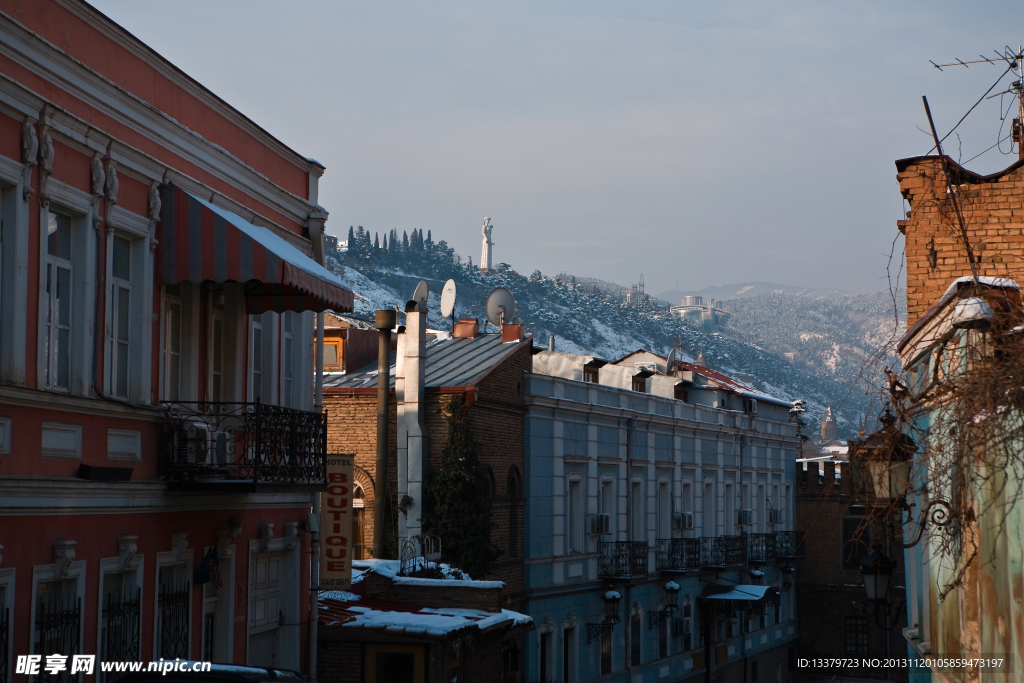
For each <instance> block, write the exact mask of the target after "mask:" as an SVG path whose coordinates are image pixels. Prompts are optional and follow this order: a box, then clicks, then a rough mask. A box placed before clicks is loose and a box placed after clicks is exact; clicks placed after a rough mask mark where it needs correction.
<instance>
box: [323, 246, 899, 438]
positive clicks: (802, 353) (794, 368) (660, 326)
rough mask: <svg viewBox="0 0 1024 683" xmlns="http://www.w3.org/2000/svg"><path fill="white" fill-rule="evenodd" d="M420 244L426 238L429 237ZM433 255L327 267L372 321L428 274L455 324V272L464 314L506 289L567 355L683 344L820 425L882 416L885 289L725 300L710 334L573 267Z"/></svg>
mask: <svg viewBox="0 0 1024 683" xmlns="http://www.w3.org/2000/svg"><path fill="white" fill-rule="evenodd" d="M419 240H420V244H423V238H422V235H420V237H419ZM430 244H431V243H430V242H429V237H428V239H427V245H430ZM421 249H423V247H421ZM375 253H377V254H380V253H383V254H384V256H383V257H375V256H374V254H375ZM423 253H428V254H429V249H428V250H427V251H426V252H421V255H420V256H418V257H416V258H412V257H410V258H402V254H401V253H399V254H398V255H397V258H396V257H395V256H394V255H388V254H387V252H373V251H370V252H369V255H367V253H366V252H364V253H363V254H356V255H353V254H351V253H347V254H335V256H334V257H332V258H330V259H329V262H328V263H329V266H331V267H332V269H333V270H334V271H335V272H336V273H337V274H338V275H339V276H340V277H342V278H343V279H344V280H345V281H346V282H348V283H349V285H350V286H351V287H352V289H353V291H354V292H355V293H356V314H357V315H359V316H361V317H366V318H371V317H372V315H373V311H374V310H376V309H378V308H390V307H394V306H396V305H397V306H399V307H403V306H404V303H405V302H406V301H407V300H408V298H409V297H410V296H411V294H412V291H413V289H414V287H415V285H416V283H417V281H418V280H419V279H421V278H425V279H427V280H428V281H429V282H430V291H431V296H430V300H429V306H430V310H431V314H432V316H436V321H435V322H433V323H432V324H433V325H435V326H436V327H438V328H440V329H448V326H449V324H448V321H447V320H443V319H441V317H440V313H438V312H437V311H438V304H439V300H438V294H439V292H440V291H441V286H442V284H443V283H444V280H445V279H447V278H448V277H453V278H454V279H455V281H456V283H457V285H458V293H459V295H458V302H457V305H456V315H457V316H458V317H476V318H479V319H483V318H484V302H485V300H486V298H487V294H488V293H489V292H490V291H491V290H492V289H494V288H495V287H507V288H508V289H509V290H511V291H512V293H513V294H514V295H515V297H516V305H517V308H516V316H517V317H518V318H520V319H521V320H522V321H523V322H524V323H525V326H526V330H527V331H528V332H531V333H533V335H534V338H535V339H536V341H537V343H538V344H542V345H546V344H547V342H548V339H549V337H550V336H551V335H554V336H555V338H556V348H557V349H558V350H560V351H565V352H568V353H578V354H587V355H595V356H599V357H603V358H608V359H615V358H618V357H620V356H622V355H625V354H626V353H629V352H630V351H635V350H636V349H639V348H646V349H650V350H651V351H654V352H655V353H659V354H666V353H668V351H669V350H670V349H671V348H673V347H679V346H681V347H682V358H683V359H684V360H692V359H693V358H694V357H695V356H696V355H697V354H698V353H699V352H701V351H703V352H704V357H705V359H706V360H707V362H708V364H709V365H710V366H711V367H712V368H714V369H717V370H719V371H721V372H724V373H726V374H733V375H736V376H737V377H738V378H740V379H744V380H746V381H748V382H752V383H753V384H755V385H756V386H757V387H758V388H759V389H761V390H763V391H766V392H768V393H771V394H773V395H776V396H778V397H780V398H785V399H788V400H793V399H798V398H801V399H804V400H805V401H807V403H808V408H809V410H808V412H809V414H808V415H807V419H808V423H809V424H811V425H812V426H813V425H814V424H816V422H817V421H818V420H820V417H821V414H822V413H823V412H824V410H825V408H826V407H827V406H829V405H831V406H832V409H833V411H834V412H835V413H836V415H837V419H838V423H839V428H840V432H841V434H842V435H844V436H853V435H855V434H856V430H857V429H858V428H859V427H860V425H861V424H862V422H863V420H864V418H865V417H870V415H871V414H873V413H877V411H878V407H877V406H873V405H872V404H873V398H874V396H876V395H877V390H876V389H875V388H874V386H873V385H875V384H876V383H877V380H878V377H879V376H880V374H881V367H882V364H880V363H873V364H872V363H867V364H866V363H865V361H867V360H869V359H870V357H871V354H872V353H873V351H874V349H875V348H877V346H878V345H880V344H882V343H884V341H885V340H886V339H888V337H889V336H890V335H889V333H888V331H887V330H886V329H885V326H884V325H883V324H882V320H883V318H884V317H885V316H884V306H883V305H882V301H881V295H862V296H849V297H841V298H839V299H815V298H807V297H798V296H792V295H783V294H779V295H768V296H763V297H755V298H753V299H742V300H734V301H729V302H728V303H727V304H726V306H727V307H728V308H729V309H730V310H731V311H732V313H733V315H732V319H731V320H730V322H729V325H728V327H727V328H725V329H723V330H722V331H721V332H717V333H710V334H709V333H707V332H705V331H703V330H700V329H696V328H694V327H690V326H688V325H686V324H684V323H682V322H681V321H680V320H678V319H676V318H674V317H673V316H672V315H671V313H669V312H668V310H666V307H665V306H664V304H661V303H659V302H657V301H656V300H653V299H647V300H645V302H644V303H642V304H641V305H628V304H626V303H625V302H624V292H625V291H626V289H625V288H623V287H622V286H620V285H614V284H613V283H607V282H603V281H601V280H596V279H592V278H582V277H581V278H574V277H573V276H571V275H567V274H565V273H560V274H559V275H558V276H554V277H552V276H545V275H542V274H541V273H539V272H534V273H533V274H532V275H531V276H529V277H526V276H523V275H521V274H519V273H517V272H516V271H515V270H513V269H511V268H505V269H501V270H498V271H497V272H494V273H492V274H489V275H481V274H480V273H479V272H478V271H477V269H476V268H475V267H472V266H470V265H464V264H462V263H460V259H459V258H458V257H457V256H454V255H453V254H451V253H450V250H449V253H448V255H447V256H446V257H445V258H443V259H441V260H440V261H438V259H437V258H428V257H426V256H424V255H423ZM886 296H888V295H887V294H886ZM889 303H890V308H891V300H890V302H889ZM889 320H890V322H891V320H892V315H891V310H890V312H889ZM890 327H891V325H890ZM785 351H796V352H797V354H798V357H797V362H795V363H792V362H789V361H787V360H786V358H785V357H784V356H783V353H784V352H785ZM883 363H884V361H883Z"/></svg>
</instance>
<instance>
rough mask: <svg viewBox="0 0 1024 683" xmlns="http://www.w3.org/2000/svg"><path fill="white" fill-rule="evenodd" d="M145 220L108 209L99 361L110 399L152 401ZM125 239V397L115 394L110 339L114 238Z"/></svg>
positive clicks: (149, 263) (150, 265)
mask: <svg viewBox="0 0 1024 683" xmlns="http://www.w3.org/2000/svg"><path fill="white" fill-rule="evenodd" d="M149 227H150V223H149V219H148V218H147V217H145V216H140V215H138V214H135V213H132V212H130V211H127V210H125V209H123V208H121V207H120V206H115V207H114V208H113V209H112V210H111V212H110V221H109V223H108V224H107V226H106V228H107V234H106V255H107V257H106V258H107V260H106V263H107V266H106V278H107V279H106V282H107V283H108V286H107V287H106V292H105V294H104V297H105V302H106V303H105V305H106V309H105V310H106V315H105V334H104V340H105V343H104V350H103V362H104V368H105V369H106V371H105V372H104V383H105V386H104V393H105V394H106V395H107V396H109V397H111V398H118V399H119V400H122V401H123V400H127V401H130V402H132V403H142V404H148V403H150V402H151V401H152V397H151V392H150V386H151V383H152V372H151V369H152V346H153V344H152V340H153V326H152V324H149V323H150V322H151V312H152V310H153V253H152V250H151V249H150V248H149V246H150V234H149ZM115 237H121V238H123V239H127V240H128V242H129V244H130V250H131V252H130V254H131V273H130V278H131V279H130V284H131V294H130V297H131V298H130V301H129V313H128V316H129V322H128V327H129V342H128V392H127V393H128V397H127V399H125V397H123V396H121V397H115V395H114V384H113V380H114V378H115V373H114V372H113V371H112V370H113V368H114V363H115V356H114V355H113V353H112V345H113V341H112V340H113V339H114V324H113V322H114V315H115V310H114V304H115V301H114V299H115V295H114V288H115V287H116V286H117V284H116V283H115V282H114V238H115Z"/></svg>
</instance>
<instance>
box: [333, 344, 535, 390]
mask: <svg viewBox="0 0 1024 683" xmlns="http://www.w3.org/2000/svg"><path fill="white" fill-rule="evenodd" d="M530 343H532V340H531V338H529V337H527V338H526V339H524V340H522V341H519V342H509V343H507V344H503V343H502V342H501V335H500V334H482V335H480V336H478V337H473V338H468V337H459V338H453V339H440V340H438V341H435V342H432V343H430V344H427V366H426V386H428V387H465V386H472V385H473V384H475V383H476V382H477V380H478V379H480V377H481V376H482V375H483V374H484V373H485V372H487V371H488V370H490V369H491V368H492V367H494V366H495V365H497V364H498V363H500V362H502V361H503V360H505V359H506V358H508V357H509V356H510V355H511V354H512V353H513V352H514V351H515V350H516V349H518V348H519V346H520V344H530ZM376 386H377V364H376V363H372V364H370V365H367V366H366V367H365V368H363V369H362V370H360V371H358V372H355V373H353V374H351V375H336V376H334V377H326V376H325V377H324V388H325V389H331V388H339V389H360V388H372V387H376ZM389 386H392V387H394V386H395V366H394V365H392V366H391V379H390V382H389Z"/></svg>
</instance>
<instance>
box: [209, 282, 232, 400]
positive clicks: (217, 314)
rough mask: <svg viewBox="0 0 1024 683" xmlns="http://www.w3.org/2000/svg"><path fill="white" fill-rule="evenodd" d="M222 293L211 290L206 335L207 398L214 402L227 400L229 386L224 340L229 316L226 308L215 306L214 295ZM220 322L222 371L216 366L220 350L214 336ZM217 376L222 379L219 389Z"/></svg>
mask: <svg viewBox="0 0 1024 683" xmlns="http://www.w3.org/2000/svg"><path fill="white" fill-rule="evenodd" d="M220 294H221V293H220V292H211V293H210V314H209V320H210V324H209V330H208V332H207V335H206V336H207V345H206V348H207V353H206V359H207V365H206V367H207V372H206V375H207V378H206V399H207V400H208V401H214V402H217V401H224V400H226V395H225V394H226V391H227V387H226V386H225V382H224V376H225V375H226V374H227V373H226V370H227V363H226V360H225V354H224V345H225V344H224V342H225V337H226V336H227V320H226V318H227V316H226V315H225V310H224V309H217V308H214V307H213V300H214V297H216V296H218V295H220ZM218 322H219V323H220V371H219V372H218V371H217V370H216V368H215V365H216V363H215V361H216V360H217V358H216V354H217V351H218V350H217V349H216V348H215V344H214V337H215V335H214V327H215V326H216V325H217V323H218ZM218 375H219V377H217V376H218ZM215 377H216V378H217V379H219V380H220V389H219V390H217V391H215V390H214V378H215Z"/></svg>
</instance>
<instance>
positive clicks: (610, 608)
mask: <svg viewBox="0 0 1024 683" xmlns="http://www.w3.org/2000/svg"><path fill="white" fill-rule="evenodd" d="M601 599H602V600H603V601H604V614H603V615H602V616H601V621H600V622H599V623H597V624H587V644H588V645H589V644H590V643H591V642H592V641H593V640H594V638H597V637H598V636H600V635H601V634H602V633H603V632H605V631H611V630H613V629H614V628H615V624H617V623H618V621H619V602H621V601H622V595H621V594H620V593H619V592H618V591H617V590H613V589H611V588H609V589H608V590H606V591H605V592H604V595H603V596H601Z"/></svg>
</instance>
